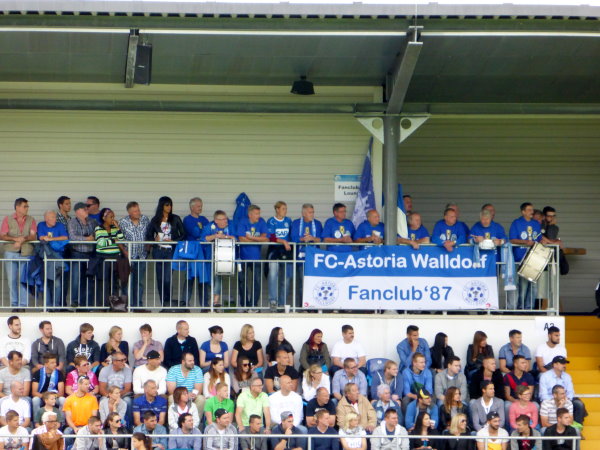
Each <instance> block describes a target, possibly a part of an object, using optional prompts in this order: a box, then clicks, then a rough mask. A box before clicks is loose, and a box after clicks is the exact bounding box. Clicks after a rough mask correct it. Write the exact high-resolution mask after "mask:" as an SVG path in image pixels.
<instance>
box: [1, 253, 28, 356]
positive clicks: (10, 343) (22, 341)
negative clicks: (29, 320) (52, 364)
mask: <svg viewBox="0 0 600 450" xmlns="http://www.w3.org/2000/svg"><path fill="white" fill-rule="evenodd" d="M5 257H6V256H5ZM6 324H7V325H8V335H7V336H4V337H3V338H2V339H0V362H1V363H2V366H3V367H6V366H8V359H9V358H8V354H9V353H10V352H11V351H12V350H16V351H18V352H19V353H21V357H22V358H23V364H24V365H27V364H29V361H30V360H31V341H30V340H29V339H28V338H26V337H25V336H23V335H22V334H21V319H19V318H18V317H17V316H10V317H9V318H8V319H6Z"/></svg>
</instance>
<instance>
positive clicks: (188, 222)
mask: <svg viewBox="0 0 600 450" xmlns="http://www.w3.org/2000/svg"><path fill="white" fill-rule="evenodd" d="M189 206H190V214H188V215H187V216H185V217H184V219H183V229H184V230H185V238H184V239H185V240H186V241H200V240H201V238H202V231H203V230H204V228H205V227H206V226H207V225H208V219H207V218H206V217H204V216H202V215H201V214H202V207H203V206H204V203H203V202H202V199H201V198H200V197H194V198H192V199H191V200H190V202H189ZM206 247H209V246H208V245H201V246H200V252H199V254H198V258H199V259H208V258H206V255H205V253H204V250H205V248H206ZM187 264H195V263H189V262H188V263H183V268H184V269H187ZM200 267H201V271H202V273H200V274H197V275H198V277H197V278H188V277H187V276H186V278H185V282H184V283H183V291H182V292H181V301H182V303H181V306H188V304H189V301H190V298H191V297H192V294H193V293H194V279H197V280H198V286H197V290H198V303H199V304H200V305H201V306H202V307H204V308H206V307H208V306H209V300H208V297H209V296H210V282H209V281H210V273H209V269H210V265H209V264H204V263H203V264H201V265H200ZM186 272H187V270H186ZM205 273H206V275H205ZM207 279H208V280H207Z"/></svg>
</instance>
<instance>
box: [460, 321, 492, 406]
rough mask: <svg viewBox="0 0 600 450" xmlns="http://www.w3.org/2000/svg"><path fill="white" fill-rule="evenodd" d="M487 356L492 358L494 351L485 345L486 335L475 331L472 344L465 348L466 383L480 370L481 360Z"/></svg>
mask: <svg viewBox="0 0 600 450" xmlns="http://www.w3.org/2000/svg"><path fill="white" fill-rule="evenodd" d="M487 356H491V357H493V356H494V349H493V348H492V346H491V345H488V343H487V334H485V333H484V332H483V331H476V332H475V334H474V335H473V343H472V344H469V346H468V347H467V362H466V365H465V375H466V377H467V381H469V382H470V381H471V377H472V376H473V374H474V373H475V372H477V371H478V370H479V369H481V367H482V365H483V360H484V359H485V358H486V357H487ZM471 398H472V397H471Z"/></svg>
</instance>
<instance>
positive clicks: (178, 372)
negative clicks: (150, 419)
mask: <svg viewBox="0 0 600 450" xmlns="http://www.w3.org/2000/svg"><path fill="white" fill-rule="evenodd" d="M203 384H204V376H203V375H202V369H200V367H198V366H196V365H195V364H194V356H193V355H192V354H191V353H184V354H183V355H181V364H178V365H177V366H173V367H171V368H170V369H169V372H167V392H168V393H169V396H170V397H169V402H171V401H172V400H171V398H172V397H171V396H174V393H175V389H176V388H178V387H184V388H186V389H187V391H188V394H189V398H190V399H191V400H192V401H193V402H194V404H195V405H196V407H197V408H198V414H199V415H202V414H203V412H204V401H205V399H204V396H203V395H202V389H203Z"/></svg>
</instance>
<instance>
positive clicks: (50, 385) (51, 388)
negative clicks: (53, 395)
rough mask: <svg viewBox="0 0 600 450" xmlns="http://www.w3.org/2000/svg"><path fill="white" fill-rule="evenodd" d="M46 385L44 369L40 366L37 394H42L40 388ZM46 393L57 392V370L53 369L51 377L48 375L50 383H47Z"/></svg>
mask: <svg viewBox="0 0 600 450" xmlns="http://www.w3.org/2000/svg"><path fill="white" fill-rule="evenodd" d="M44 384H46V368H45V367H44V366H42V368H41V369H40V382H39V383H38V393H40V394H41V393H42V388H43V387H44ZM46 390H47V391H48V392H58V369H54V372H52V375H50V382H49V383H48V389H46Z"/></svg>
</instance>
